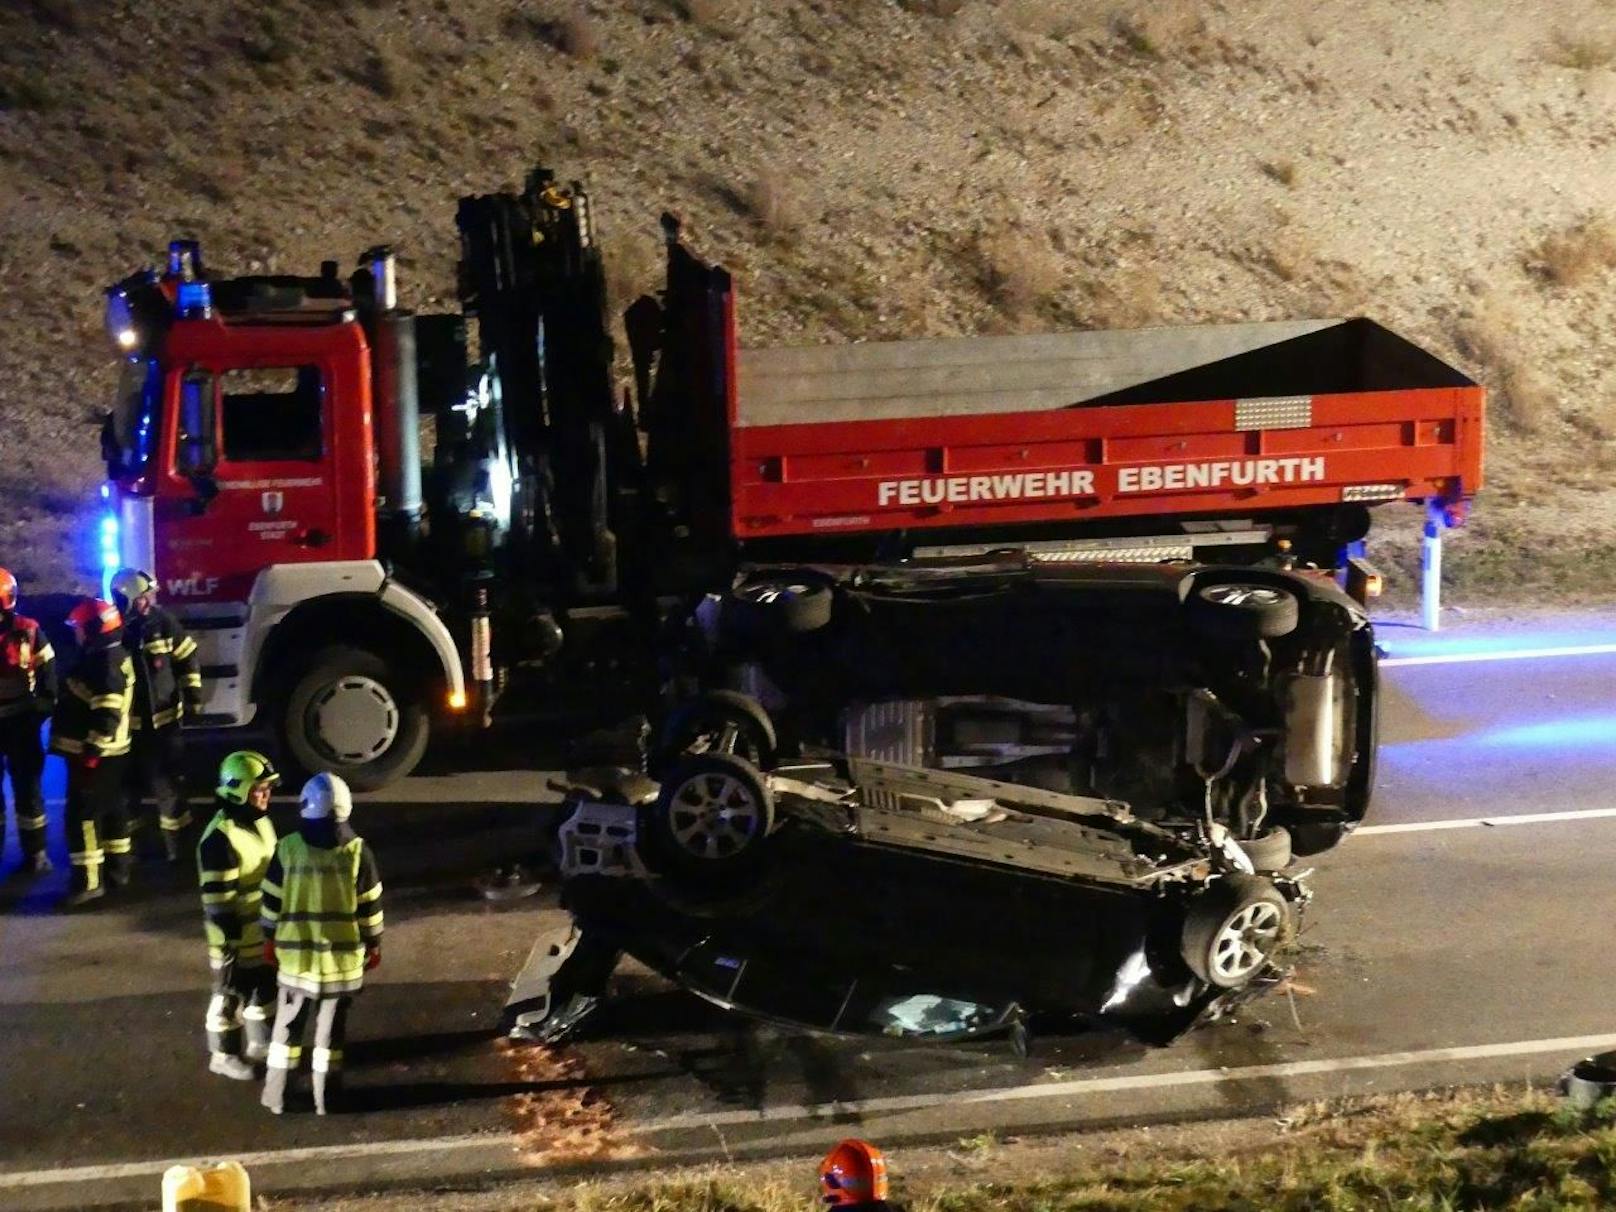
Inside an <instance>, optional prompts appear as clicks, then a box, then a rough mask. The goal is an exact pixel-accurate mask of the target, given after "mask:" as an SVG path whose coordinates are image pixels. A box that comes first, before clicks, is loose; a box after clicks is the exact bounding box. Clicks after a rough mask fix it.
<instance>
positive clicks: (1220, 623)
mask: <svg viewBox="0 0 1616 1212" xmlns="http://www.w3.org/2000/svg"><path fill="white" fill-rule="evenodd" d="M1184 609H1185V611H1186V612H1187V614H1188V616H1189V619H1190V621H1191V623H1192V624H1194V625H1195V626H1196V627H1198V628H1199V629H1200V630H1202V631H1204V632H1207V633H1208V634H1211V635H1215V636H1220V637H1223V638H1226V639H1232V640H1271V639H1276V638H1278V637H1279V636H1284V635H1289V634H1290V633H1291V632H1293V631H1295V630H1296V624H1297V623H1298V622H1299V621H1300V619H1301V614H1302V606H1301V603H1300V602H1299V601H1298V600H1297V598H1296V595H1295V594H1294V593H1292V592H1291V591H1290V590H1288V589H1282V588H1281V587H1280V586H1278V585H1271V584H1268V583H1266V582H1262V581H1244V580H1231V581H1214V582H1211V583H1205V582H1199V583H1197V584H1196V585H1195V587H1194V588H1193V589H1192V590H1191V591H1190V596H1189V597H1188V598H1187V599H1186V600H1185V602H1184Z"/></svg>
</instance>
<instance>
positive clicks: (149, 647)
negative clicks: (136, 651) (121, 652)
mask: <svg viewBox="0 0 1616 1212" xmlns="http://www.w3.org/2000/svg"><path fill="white" fill-rule="evenodd" d="M140 650H141V651H142V652H150V653H153V654H154V655H155V654H161V653H165V652H173V651H174V641H173V640H171V639H169V638H168V637H167V636H164V637H163V638H162V639H157V640H147V641H146V642H145V643H144V644H142V645H141V646H140Z"/></svg>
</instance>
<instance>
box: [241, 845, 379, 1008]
mask: <svg viewBox="0 0 1616 1212" xmlns="http://www.w3.org/2000/svg"><path fill="white" fill-rule="evenodd" d="M263 931H264V937H265V938H269V939H273V940H274V942H275V961H276V963H277V965H279V968H280V974H279V980H280V983H281V984H282V985H283V986H285V987H286V988H288V989H297V990H300V991H301V992H303V993H309V994H313V995H314V996H316V997H325V996H336V995H337V994H341V993H354V992H356V991H357V990H358V989H360V988H361V987H362V986H363V985H364V983H365V952H366V951H367V950H368V948H369V947H371V946H373V945H375V944H377V943H379V942H380V941H381V937H382V879H381V873H380V872H379V871H378V870H377V868H376V860H375V858H374V857H373V856H372V855H371V852H370V847H368V846H366V845H365V840H364V839H363V838H361V837H360V836H359V835H358V834H356V833H354V831H353V830H352V829H350V828H348V826H347V825H336V826H333V824H332V822H331V821H329V820H325V821H305V822H304V823H303V825H302V826H301V828H300V829H299V831H298V832H297V833H293V834H289V835H287V836H286V837H283V838H282V839H281V840H280V843H279V844H278V845H277V846H276V847H275V857H274V858H273V859H272V860H270V864H269V871H268V872H267V873H266V874H265V876H264V902H263Z"/></svg>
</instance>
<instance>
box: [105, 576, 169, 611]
mask: <svg viewBox="0 0 1616 1212" xmlns="http://www.w3.org/2000/svg"><path fill="white" fill-rule="evenodd" d="M108 587H109V588H110V589H111V590H112V599H113V601H114V602H115V603H116V604H117V606H118V609H119V610H122V611H123V612H124V613H125V614H127V613H128V612H129V605H130V603H131V602H133V601H134V600H135V599H136V598H143V597H145V596H146V595H147V594H148V593H156V592H157V582H156V581H154V580H153V579H152V577H151V574H150V573H145V572H142V571H140V569H138V568H120V569H118V571H117V572H115V573H113V574H112V581H111V584H110V585H109V586H108Z"/></svg>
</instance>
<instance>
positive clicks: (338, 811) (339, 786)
mask: <svg viewBox="0 0 1616 1212" xmlns="http://www.w3.org/2000/svg"><path fill="white" fill-rule="evenodd" d="M302 798H303V808H302V811H301V812H300V813H299V815H300V816H301V817H302V818H303V819H304V820H306V821H323V820H324V819H325V818H326V817H328V816H330V817H335V818H336V819H337V820H339V821H345V820H347V819H348V817H349V816H351V815H352V814H353V792H351V791H349V790H348V784H347V783H345V782H343V781H342V780H341V779H340V778H338V777H337V776H336V775H334V774H317V775H315V776H314V777H313V778H312V779H310V780H309V781H308V782H306V783H304V784H303V797H302Z"/></svg>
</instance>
